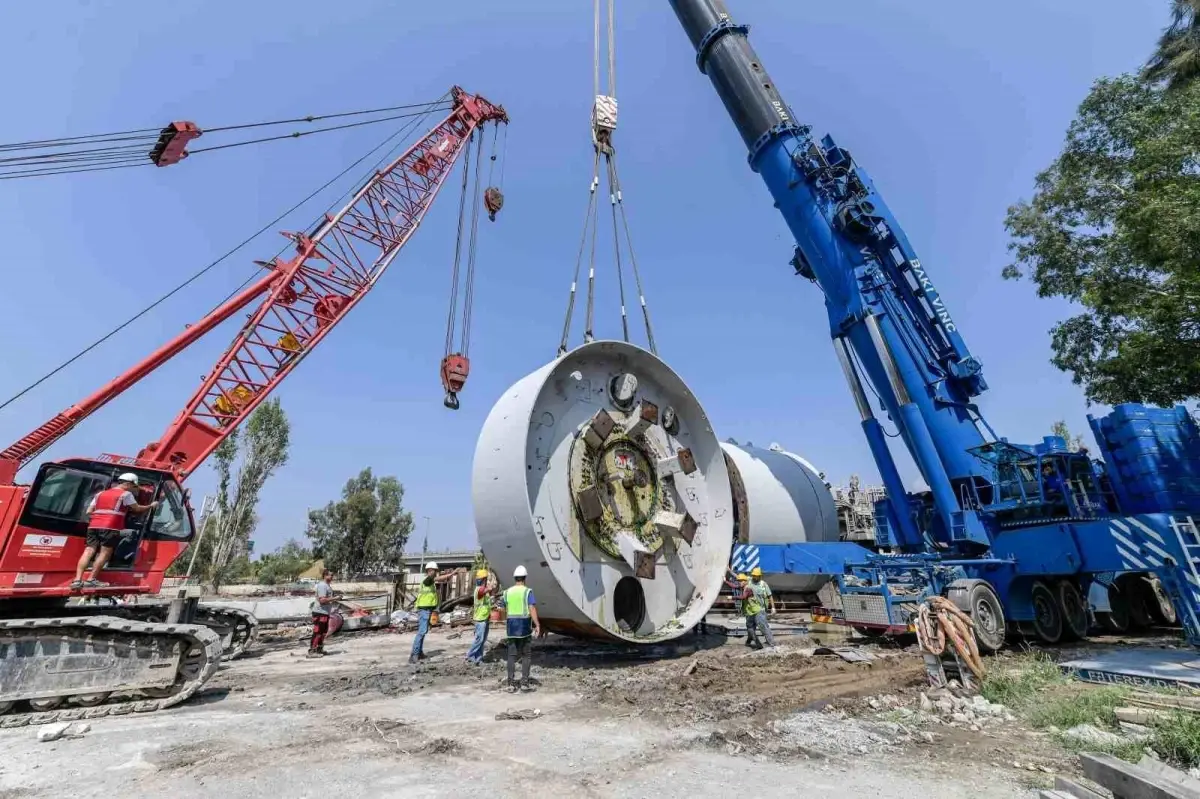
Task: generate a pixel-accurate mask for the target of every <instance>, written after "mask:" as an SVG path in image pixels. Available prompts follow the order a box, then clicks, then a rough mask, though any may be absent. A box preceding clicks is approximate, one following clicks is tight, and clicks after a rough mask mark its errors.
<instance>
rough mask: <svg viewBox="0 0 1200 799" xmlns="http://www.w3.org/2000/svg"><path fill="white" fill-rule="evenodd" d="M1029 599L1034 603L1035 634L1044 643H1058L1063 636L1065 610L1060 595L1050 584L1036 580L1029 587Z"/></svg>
mask: <svg viewBox="0 0 1200 799" xmlns="http://www.w3.org/2000/svg"><path fill="white" fill-rule="evenodd" d="M1029 601H1030V604H1031V605H1033V632H1034V634H1035V635H1037V637H1038V638H1039V639H1041V640H1042V641H1043V642H1044V643H1047V644H1057V643H1058V642H1059V641H1061V640H1062V637H1063V612H1062V607H1061V606H1060V605H1059V603H1058V597H1057V596H1055V595H1054V592H1053V591H1051V590H1050V586H1048V585H1046V584H1045V583H1044V582H1042V581H1041V580H1036V581H1034V583H1033V585H1032V586H1031V587H1030V589H1029Z"/></svg>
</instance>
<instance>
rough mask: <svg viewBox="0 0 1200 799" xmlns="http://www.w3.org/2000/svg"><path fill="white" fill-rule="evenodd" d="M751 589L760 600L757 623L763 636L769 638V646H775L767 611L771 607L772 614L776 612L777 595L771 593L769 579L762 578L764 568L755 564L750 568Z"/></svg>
mask: <svg viewBox="0 0 1200 799" xmlns="http://www.w3.org/2000/svg"><path fill="white" fill-rule="evenodd" d="M750 590H751V591H753V592H754V596H755V598H756V599H757V600H758V607H759V611H758V616H757V617H755V623H756V625H757V626H758V629H759V631H760V632H762V635H763V638H765V639H767V646H775V636H774V635H772V634H771V623H770V622H769V621H767V611H768V608H769V609H770V612H771V614H772V615H773V614H774V613H775V597H774V596H772V594H771V586H769V585H767V581H766V580H764V579H763V578H762V569H760V568H758V567H757V566H755V567H754V568H753V569H751V570H750Z"/></svg>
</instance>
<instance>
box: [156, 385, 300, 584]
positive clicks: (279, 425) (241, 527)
mask: <svg viewBox="0 0 1200 799" xmlns="http://www.w3.org/2000/svg"><path fill="white" fill-rule="evenodd" d="M290 438H291V426H290V424H289V423H288V420H287V415H286V414H285V413H284V412H283V408H282V407H281V406H280V404H279V400H278V399H275V400H268V401H267V402H264V403H263V404H261V405H259V406H258V408H256V409H255V410H254V413H252V414H250V418H249V419H248V420H247V421H246V426H245V428H244V429H243V430H235V431H233V432H232V433H231V434H230V435H229V436H228V437H227V438H226V439H225V440H224V441H222V442H221V444H220V445H219V446H218V447H217V448H216V449H215V450H213V468H214V469H215V470H216V472H217V497H216V505H215V507H214V508H213V511H212V512H211V513H209V514H208V515H207V516H205V518H204V522H203V525H202V530H203V534H202V535H200V534H199V533H198V537H199V539H200V541H199V551H198V552H197V553H196V565H195V567H194V568H193V570H192V575H193V576H195V577H199V578H200V579H201V580H205V581H209V582H212V583H213V585H214V586H216V587H217V588H219V587H220V586H221V584H222V583H225V582H228V581H229V580H231V579H236V578H238V577H241V576H245V575H246V574H247V573H248V572H249V565H248V564H249V559H248V558H247V557H246V556H245V555H246V550H247V547H248V544H249V541H250V535H251V534H252V533H253V532H254V528H255V527H256V526H257V525H258V513H257V512H256V509H257V507H258V498H259V494H260V493H261V492H262V488H263V486H264V485H265V484H266V482H267V480H268V479H269V478H270V477H271V475H273V474H274V473H275V472H276V471H277V470H278V469H279V467H281V466H283V465H284V464H285V463H287V458H288V443H289V440H290ZM239 453H240V454H241V456H242V457H241V464H240V467H239V468H238V470H237V473H236V476H235V474H234V465H235V464H237V462H238V455H239ZM190 560H191V554H190V553H185V554H184V556H183V557H181V558H179V560H178V561H177V562H176V565H177V566H178V569H179V573H183V572H185V571H186V570H187V563H188V562H189V561H190Z"/></svg>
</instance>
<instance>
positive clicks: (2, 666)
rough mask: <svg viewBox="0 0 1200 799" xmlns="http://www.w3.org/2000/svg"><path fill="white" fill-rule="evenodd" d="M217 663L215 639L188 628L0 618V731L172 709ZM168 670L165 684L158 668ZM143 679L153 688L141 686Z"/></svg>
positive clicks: (88, 619)
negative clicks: (151, 682)
mask: <svg viewBox="0 0 1200 799" xmlns="http://www.w3.org/2000/svg"><path fill="white" fill-rule="evenodd" d="M220 660H221V638H220V636H218V635H217V633H215V632H213V631H212V630H210V629H208V628H207V627H203V626H200V625H196V624H155V623H150V622H142V621H137V620H134V619H128V618H119V617H116V616H69V617H62V618H46V619H13V620H7V621H0V728H5V729H7V728H11V727H22V726H24V725H26V724H45V723H47V722H52V721H72V720H76V719H93V718H100V717H103V716H122V715H127V714H129V713H148V712H151V711H155V710H162V709H164V708H168V707H172V706H173V705H178V704H179V703H181V702H183V701H185V700H187V699H188V698H189V697H191V696H192V695H193V694H195V693H196V691H198V690H199V689H200V687H201V686H203V685H204V683H205V682H207V681H208V679H209V678H210V677H212V675H213V674H214V673H215V672H216V670H217V665H218V664H219V663H220ZM171 665H173V666H174V679H173V680H172V681H170V682H169V683H168V682H167V680H168V679H169V678H170V675H164V674H163V672H162V671H161V669H163V668H165V667H167V666H171ZM147 675H151V676H150V678H149V679H152V680H155V681H157V683H158V684H157V685H154V686H145V682H146V679H147ZM143 686H145V687H143ZM110 700H113V701H110Z"/></svg>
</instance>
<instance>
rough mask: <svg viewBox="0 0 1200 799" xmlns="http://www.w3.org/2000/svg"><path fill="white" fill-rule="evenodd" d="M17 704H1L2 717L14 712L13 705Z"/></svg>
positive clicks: (0, 712) (0, 714)
mask: <svg viewBox="0 0 1200 799" xmlns="http://www.w3.org/2000/svg"><path fill="white" fill-rule="evenodd" d="M15 704H16V702H0V716H3V715H4V714H5V713H7V712H8V711H10V710H12V709H13V705H15Z"/></svg>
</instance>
